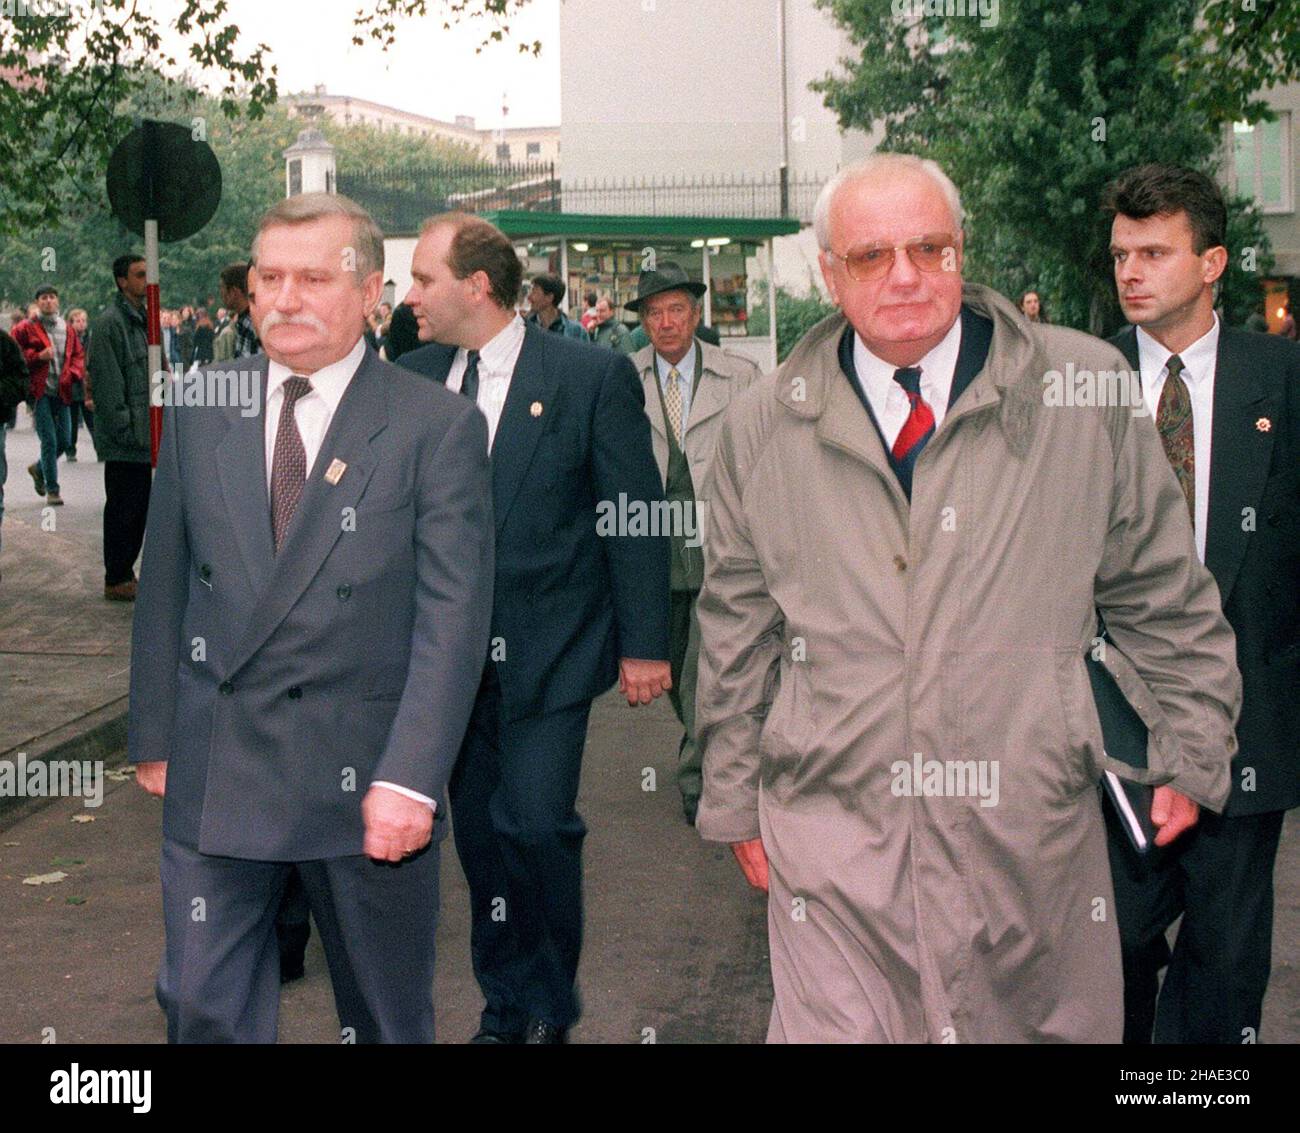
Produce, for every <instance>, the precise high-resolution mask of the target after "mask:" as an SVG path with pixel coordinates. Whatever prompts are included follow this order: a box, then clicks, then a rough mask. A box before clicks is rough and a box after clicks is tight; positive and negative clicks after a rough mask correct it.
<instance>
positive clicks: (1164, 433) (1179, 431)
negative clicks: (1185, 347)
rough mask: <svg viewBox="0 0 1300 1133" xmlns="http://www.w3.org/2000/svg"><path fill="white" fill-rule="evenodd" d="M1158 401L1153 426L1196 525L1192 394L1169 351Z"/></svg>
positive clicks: (1175, 358)
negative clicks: (1157, 431)
mask: <svg viewBox="0 0 1300 1133" xmlns="http://www.w3.org/2000/svg"><path fill="white" fill-rule="evenodd" d="M1165 369H1166V371H1167V373H1166V376H1165V385H1164V388H1163V389H1162V390H1161V391H1160V404H1159V405H1158V406H1156V428H1157V429H1158V430H1159V432H1160V440H1161V442H1162V443H1163V444H1164V446H1165V456H1167V457H1168V458H1169V463H1170V464H1171V465H1173V468H1174V475H1175V476H1177V477H1178V486H1179V487H1180V488H1182V490H1183V496H1184V497H1185V498H1186V500H1187V513H1188V514H1189V515H1190V516H1191V517H1192V526H1193V527H1194V526H1195V525H1196V448H1195V445H1194V443H1193V440H1194V438H1193V431H1192V394H1191V391H1190V390H1189V389H1188V388H1187V383H1186V382H1185V381H1184V380H1183V376H1182V374H1183V360H1182V359H1181V358H1179V357H1178V355H1177V354H1171V355H1170V357H1169V361H1168V362H1166V363H1165Z"/></svg>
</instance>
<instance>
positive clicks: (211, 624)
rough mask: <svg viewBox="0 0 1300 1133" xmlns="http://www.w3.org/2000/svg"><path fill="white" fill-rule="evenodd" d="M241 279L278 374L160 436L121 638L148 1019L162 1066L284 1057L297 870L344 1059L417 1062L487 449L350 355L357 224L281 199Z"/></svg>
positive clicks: (221, 397)
mask: <svg viewBox="0 0 1300 1133" xmlns="http://www.w3.org/2000/svg"><path fill="white" fill-rule="evenodd" d="M252 258H253V262H254V268H253V276H252V278H253V279H254V286H253V292H254V295H255V299H254V301H253V302H254V308H253V309H254V318H255V320H256V322H257V324H258V330H259V332H260V334H261V337H262V341H263V343H264V344H265V347H266V355H255V356H254V357H252V358H249V359H246V360H245V361H244V362H243V363H241V364H242V365H243V366H245V367H246V370H245V373H246V374H247V375H251V377H252V379H253V380H252V381H251V383H249V382H239V381H236V383H235V384H234V385H233V386H232V385H231V384H230V383H229V381H228V380H227V381H222V380H220V374H219V373H212V372H209V374H208V375H206V376H205V375H198V377H204V379H205V380H204V381H203V382H202V383H201V385H200V386H199V387H197V388H199V390H200V392H202V393H204V395H205V400H204V401H203V404H200V405H195V404H194V400H195V398H194V397H193V396H192V395H193V392H194V388H195V387H186V396H185V397H184V401H183V407H182V405H181V402H180V400H179V399H178V400H177V401H175V402H174V404H173V406H172V407H171V408H169V409H168V410H167V415H166V420H165V424H164V429H163V444H162V450H161V456H160V459H159V467H158V482H157V485H156V487H155V490H154V492H153V494H152V501H151V505H150V511H149V521H148V539H147V542H146V546H145V557H144V563H143V566H142V570H141V578H140V587H139V597H138V601H137V610H136V618H135V624H134V629H133V637H132V651H131V657H132V669H131V706H130V735H129V746H130V757H131V760H132V762H134V763H135V764H136V777H137V779H138V781H139V782H140V784H141V785H142V786H143V787H144V788H145V789H146V790H148V791H149V792H150V793H152V794H155V795H164V806H163V854H162V888H163V915H164V920H165V924H166V932H167V948H166V957H165V959H164V963H163V971H162V974H161V976H160V978H159V985H158V998H159V1002H160V1003H161V1004H162V1006H163V1008H164V1010H165V1011H166V1014H167V1033H168V1038H169V1039H170V1040H171V1041H174V1042H231V1041H238V1042H248V1041H252V1042H274V1041H275V1036H276V1013H277V1007H278V996H279V982H280V973H279V958H278V949H277V947H276V941H275V928H274V923H275V914H276V909H277V907H278V905H279V902H280V896H281V892H282V890H283V889H284V886H285V881H286V878H287V876H288V875H289V873H290V871H291V870H292V869H293V868H294V867H295V866H296V868H297V871H298V873H299V875H300V876H301V879H302V883H303V886H304V888H305V890H306V893H307V897H308V899H309V902H310V905H311V910H312V913H313V915H314V916H315V918H316V923H317V925H318V926H319V928H320V932H321V938H322V941H323V942H324V945H325V952H326V957H327V959H328V961H329V967H330V972H331V975H332V978H333V983H334V997H335V1003H336V1006H337V1008H338V1013H339V1021H340V1024H341V1026H342V1028H343V1039H344V1041H345V1042H346V1041H359V1042H366V1041H385V1042H431V1041H432V1040H433V998H432V981H433V960H434V927H435V920H436V915H437V908H438V842H439V840H440V839H441V838H442V837H443V836H444V835H445V833H446V823H445V817H446V802H445V798H446V787H447V782H448V779H449V778H450V776H451V771H452V767H453V765H454V763H455V759H456V754H457V752H458V750H459V748H460V744H461V740H462V738H463V737H464V734H465V728H466V724H467V721H468V719H469V714H470V709H471V706H472V704H473V699H474V694H475V691H476V689H477V687H478V681H479V677H480V674H481V668H482V666H481V663H480V660H479V659H480V658H481V657H482V655H483V652H484V650H485V649H486V647H487V639H488V633H487V631H488V622H489V617H490V612H491V603H492V501H491V482H490V468H489V465H488V461H487V458H486V453H485V447H486V443H487V435H486V429H485V428H484V424H483V418H482V415H481V414H479V413H476V412H474V410H473V408H472V407H470V406H467V405H466V404H465V403H464V400H463V399H462V398H458V397H455V396H453V395H452V394H449V393H448V392H447V391H446V390H444V389H439V388H437V387H434V386H432V385H430V383H428V382H422V381H420V380H419V379H417V378H415V377H413V376H412V375H410V374H408V373H406V372H404V371H402V370H399V369H397V368H396V367H394V366H389V365H388V364H387V363H384V362H381V361H380V360H379V359H378V358H376V357H375V355H374V353H373V352H371V351H369V350H367V349H366V347H365V345H364V343H362V342H361V327H362V325H363V320H362V312H363V311H366V310H369V309H370V308H371V307H372V306H373V305H374V303H375V302H376V301H377V299H378V298H379V291H380V288H381V287H382V284H383V275H382V269H383V240H382V236H381V234H380V232H379V229H378V228H377V227H376V226H375V224H374V222H373V221H372V220H371V219H370V217H369V215H368V214H367V213H366V212H365V211H364V210H363V209H361V208H360V207H359V206H358V205H356V204H355V203H354V202H352V201H350V200H348V199H347V198H346V197H340V196H335V195H329V194H324V193H308V194H302V195H300V196H296V197H290V198H288V199H287V200H284V201H281V202H280V203H279V204H278V205H276V206H275V207H274V208H272V209H271V210H270V211H269V212H268V213H267V214H266V216H265V217H264V218H263V220H262V223H261V226H260V228H259V230H258V234H257V237H256V239H255V240H254V242H253V257H252ZM181 380H183V379H181V378H177V379H175V382H179V381H181ZM193 380H196V375H191V381H193ZM232 390H237V391H245V390H248V391H249V396H248V397H247V399H243V398H241V399H238V400H236V401H234V402H232V400H231V393H232ZM241 402H242V403H241ZM435 825H436V826H437V827H438V829H437V830H436V832H435Z"/></svg>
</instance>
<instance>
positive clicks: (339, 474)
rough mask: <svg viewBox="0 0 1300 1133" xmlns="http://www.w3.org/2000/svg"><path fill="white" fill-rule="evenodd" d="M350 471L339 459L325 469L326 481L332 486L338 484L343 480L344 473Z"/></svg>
mask: <svg viewBox="0 0 1300 1133" xmlns="http://www.w3.org/2000/svg"><path fill="white" fill-rule="evenodd" d="M347 470H348V466H347V465H346V464H344V463H343V461H341V460H339V459H338V458H337V457H336V458H335V459H334V460H333V461H331V462H330V466H329V467H328V468H327V469H325V479H326V481H327V482H328V483H330V484H337V483H338V482H339V481H340V480H342V479H343V473H345V472H346V471H347Z"/></svg>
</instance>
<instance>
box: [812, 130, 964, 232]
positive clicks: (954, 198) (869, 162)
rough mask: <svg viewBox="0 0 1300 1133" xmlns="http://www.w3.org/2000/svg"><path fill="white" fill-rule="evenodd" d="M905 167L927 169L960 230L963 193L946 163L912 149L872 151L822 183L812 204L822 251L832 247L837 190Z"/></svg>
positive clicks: (914, 169)
mask: <svg viewBox="0 0 1300 1133" xmlns="http://www.w3.org/2000/svg"><path fill="white" fill-rule="evenodd" d="M904 171H907V172H912V173H924V174H925V175H926V176H927V177H929V178H930V180H931V181H933V182H934V183H935V185H936V186H937V187H938V189H939V191H940V192H941V193H943V197H944V200H945V201H947V202H948V208H949V210H950V211H951V212H952V219H953V224H954V225H956V227H957V231H958V232H960V231H961V226H962V221H963V219H964V213H963V212H962V207H961V194H960V193H959V192H957V186H956V185H954V184H953V183H952V180H951V179H950V178H949V177H948V174H946V173H945V172H944V171H943V167H942V166H940V165H939V163H938V162H937V161H931V160H930V159H929V158H922V157H917V156H916V155H915V154H912V153H873V154H871V155H870V156H869V157H864V158H863V159H862V160H861V161H855V162H853V163H852V164H850V165H846V166H844V167H843V168H842V169H841V170H840V171H839V172H838V173H836V174H835V176H834V177H832V178H831V179H830V180H829V181H827V182H826V184H825V185H823V186H822V191H821V192H820V193H819V194H818V196H817V204H816V205H814V206H813V231H814V232H815V233H816V235H817V246H818V247H819V248H820V249H821V250H822V251H823V252H829V251H830V250H831V202H832V201H833V200H834V198H835V194H836V193H838V192H839V191H840V190H841V189H842V188H844V187H845V186H846V185H850V184H853V183H854V182H856V181H861V180H863V179H864V178H866V177H870V176H873V175H875V174H877V173H882V172H885V173H888V172H897V173H902V172H904Z"/></svg>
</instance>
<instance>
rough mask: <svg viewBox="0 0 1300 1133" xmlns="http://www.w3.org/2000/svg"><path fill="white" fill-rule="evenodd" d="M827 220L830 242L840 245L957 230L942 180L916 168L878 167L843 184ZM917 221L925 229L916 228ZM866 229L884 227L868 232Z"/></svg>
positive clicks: (833, 200) (833, 201) (835, 197)
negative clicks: (828, 222)
mask: <svg viewBox="0 0 1300 1133" xmlns="http://www.w3.org/2000/svg"><path fill="white" fill-rule="evenodd" d="M829 219H830V236H831V242H832V245H833V246H834V247H836V248H838V247H840V246H841V245H842V244H843V243H845V242H848V243H859V242H861V241H863V240H864V239H875V238H876V237H877V236H879V237H880V238H892V235H891V233H892V234H893V235H897V234H898V232H903V233H904V237H905V236H908V235H910V236H917V235H921V234H922V232H934V231H947V232H953V233H956V232H957V231H958V226H957V223H956V218H955V217H954V216H953V214H952V209H951V207H950V206H949V204H948V199H947V197H945V196H944V192H943V190H942V189H941V188H940V187H939V184H938V183H937V182H936V181H935V180H934V178H932V177H930V176H928V175H927V174H925V173H923V172H921V171H920V170H913V169H902V170H900V169H890V168H887V167H886V168H882V169H875V170H870V171H868V172H867V173H864V174H863V175H862V176H861V177H855V178H854V179H853V180H851V181H847V182H845V184H844V185H843V186H841V188H840V189H839V191H838V192H836V194H835V196H834V198H833V199H832V200H831V207H830V218H829ZM918 223H919V224H921V226H922V227H921V229H920V230H917V231H913V229H915V228H916V225H917V224H918ZM864 228H871V229H877V228H880V229H882V231H881V232H879V233H876V232H864V231H863V229H864ZM883 229H888V230H889V231H883ZM895 230H897V231H895Z"/></svg>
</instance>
